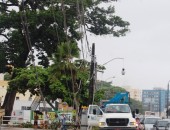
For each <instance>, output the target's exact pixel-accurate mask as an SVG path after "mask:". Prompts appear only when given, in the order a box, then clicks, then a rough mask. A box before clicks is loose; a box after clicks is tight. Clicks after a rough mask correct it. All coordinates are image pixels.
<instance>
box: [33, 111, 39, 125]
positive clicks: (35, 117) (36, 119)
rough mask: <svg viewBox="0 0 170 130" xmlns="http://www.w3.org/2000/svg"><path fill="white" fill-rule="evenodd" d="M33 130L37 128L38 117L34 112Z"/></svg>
mask: <svg viewBox="0 0 170 130" xmlns="http://www.w3.org/2000/svg"><path fill="white" fill-rule="evenodd" d="M34 128H38V115H37V113H36V112H34Z"/></svg>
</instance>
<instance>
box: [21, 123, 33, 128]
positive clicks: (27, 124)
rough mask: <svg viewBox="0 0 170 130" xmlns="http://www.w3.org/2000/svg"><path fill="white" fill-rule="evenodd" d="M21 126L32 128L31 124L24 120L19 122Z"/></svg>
mask: <svg viewBox="0 0 170 130" xmlns="http://www.w3.org/2000/svg"><path fill="white" fill-rule="evenodd" d="M21 127H22V128H33V124H32V123H31V122H26V123H22V124H21Z"/></svg>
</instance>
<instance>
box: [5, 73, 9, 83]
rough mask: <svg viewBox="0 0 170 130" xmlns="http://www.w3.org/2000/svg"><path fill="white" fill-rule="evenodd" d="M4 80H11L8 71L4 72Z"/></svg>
mask: <svg viewBox="0 0 170 130" xmlns="http://www.w3.org/2000/svg"><path fill="white" fill-rule="evenodd" d="M4 80H7V81H9V80H11V75H10V74H9V73H5V74H4Z"/></svg>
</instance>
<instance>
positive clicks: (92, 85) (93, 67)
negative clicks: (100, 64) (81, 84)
mask: <svg viewBox="0 0 170 130" xmlns="http://www.w3.org/2000/svg"><path fill="white" fill-rule="evenodd" d="M96 75H97V74H96V57H95V44H94V43H93V44H92V55H91V66H90V84H89V104H93V100H94V88H95V82H96Z"/></svg>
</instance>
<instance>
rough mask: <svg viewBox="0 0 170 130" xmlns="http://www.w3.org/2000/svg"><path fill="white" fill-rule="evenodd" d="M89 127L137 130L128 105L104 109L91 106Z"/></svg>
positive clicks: (117, 105)
mask: <svg viewBox="0 0 170 130" xmlns="http://www.w3.org/2000/svg"><path fill="white" fill-rule="evenodd" d="M87 116H88V121H87V123H88V126H91V127H93V126H96V127H99V128H100V129H101V130H103V129H118V130H136V121H135V118H133V116H132V112H131V109H130V107H129V105H128V104H119V103H118V104H107V105H106V107H105V108H104V109H102V108H100V107H99V106H98V105H89V109H88V113H87Z"/></svg>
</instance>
